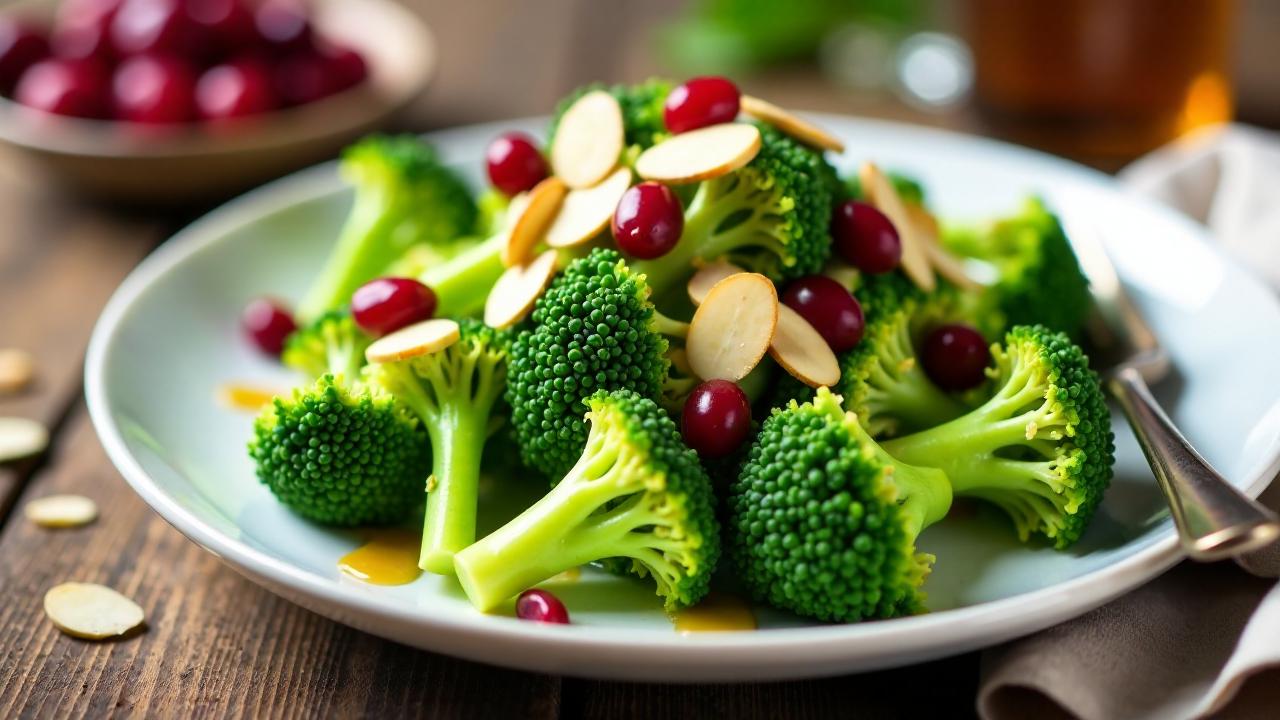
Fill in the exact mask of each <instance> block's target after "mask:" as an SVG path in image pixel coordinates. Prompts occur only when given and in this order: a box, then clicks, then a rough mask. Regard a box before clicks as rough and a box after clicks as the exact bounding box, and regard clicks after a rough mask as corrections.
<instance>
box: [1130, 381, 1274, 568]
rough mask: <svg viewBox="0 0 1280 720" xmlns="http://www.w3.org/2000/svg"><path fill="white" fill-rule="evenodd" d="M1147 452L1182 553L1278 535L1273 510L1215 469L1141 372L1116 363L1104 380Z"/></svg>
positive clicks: (1219, 555)
mask: <svg viewBox="0 0 1280 720" xmlns="http://www.w3.org/2000/svg"><path fill="white" fill-rule="evenodd" d="M1107 386H1108V389H1109V390H1110V391H1111V394H1112V395H1113V396H1114V397H1115V399H1116V401H1117V402H1119V404H1120V409H1121V410H1123V411H1124V414H1125V417H1127V418H1128V419H1129V425H1130V426H1132V427H1133V432H1134V434H1135V435H1136V436H1137V438H1138V444H1139V445H1141V446H1142V452H1143V454H1145V455H1146V456H1147V462H1148V463H1150V464H1151V469H1152V471H1153V472H1154V473H1155V476H1156V480H1158V481H1159V483H1160V489H1161V490H1163V491H1164V495H1165V499H1166V500H1168V501H1169V508H1170V510H1171V512H1172V514H1173V523H1174V525H1176V526H1177V528H1178V536H1179V538H1180V539H1181V540H1182V546H1183V548H1185V549H1186V551H1187V554H1188V555H1190V556H1191V557H1192V558H1193V559H1195V560H1205V561H1208V560H1221V559H1223V558H1227V557H1235V556H1239V555H1244V554H1246V553H1249V552H1251V551H1253V550H1257V549H1258V548H1260V547H1262V546H1264V545H1266V544H1268V543H1270V542H1272V541H1274V540H1275V539H1276V538H1277V537H1280V520H1277V518H1276V515H1275V513H1273V512H1271V511H1270V510H1268V509H1267V508H1265V507H1263V506H1262V505H1261V504H1259V503H1258V502H1257V501H1255V500H1252V499H1250V498H1249V497H1247V496H1245V495H1244V493H1242V492H1240V491H1239V490H1237V489H1236V488H1235V487H1234V486H1232V485H1231V483H1229V482H1227V481H1226V480H1225V479H1223V477H1222V476H1221V475H1219V474H1218V473H1217V471H1215V470H1214V469H1213V468H1212V467H1210V465H1209V463H1208V462H1206V461H1205V459H1204V458H1202V457H1200V454H1199V453H1197V452H1196V451H1195V448H1193V447H1191V443H1189V442H1187V439H1186V438H1184V437H1183V436H1182V433H1180V432H1178V429H1177V428H1176V427H1174V426H1173V422H1172V421H1170V420H1169V416H1168V415H1166V414H1165V413H1164V410H1161V409H1160V405H1159V404H1157V403H1156V399H1155V398H1154V397H1152V395H1151V390H1150V389H1148V388H1147V383H1146V381H1145V380H1143V378H1142V374H1141V373H1139V372H1138V371H1137V370H1136V369H1134V368H1132V367H1125V368H1121V369H1120V370H1118V371H1116V372H1115V373H1114V374H1113V375H1112V376H1111V377H1110V378H1109V379H1108V380H1107Z"/></svg>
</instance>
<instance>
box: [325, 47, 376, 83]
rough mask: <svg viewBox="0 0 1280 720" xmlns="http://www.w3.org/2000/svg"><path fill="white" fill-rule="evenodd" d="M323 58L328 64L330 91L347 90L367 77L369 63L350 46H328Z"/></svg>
mask: <svg viewBox="0 0 1280 720" xmlns="http://www.w3.org/2000/svg"><path fill="white" fill-rule="evenodd" d="M324 59H325V63H326V64H327V65H328V66H329V85H330V90H331V92H342V91H343V90H349V89H351V88H353V87H355V86H357V85H359V84H360V83H362V82H364V81H365V80H367V79H368V78H369V65H368V64H367V63H365V61H364V56H363V55H361V54H360V53H358V52H356V51H355V50H353V49H351V48H348V47H334V48H330V49H328V50H326V51H325V53H324Z"/></svg>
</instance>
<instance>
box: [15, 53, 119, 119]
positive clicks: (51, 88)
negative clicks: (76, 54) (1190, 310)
mask: <svg viewBox="0 0 1280 720" xmlns="http://www.w3.org/2000/svg"><path fill="white" fill-rule="evenodd" d="M107 82H108V80H107V74H106V72H105V71H104V70H103V69H102V66H101V65H99V64H98V63H96V62H93V61H89V60H42V61H40V62H38V63H36V64H35V65H32V66H31V67H30V68H28V69H27V71H26V72H25V73H23V74H22V79H21V80H19V81H18V87H17V89H16V90H15V91H14V97H15V98H16V99H17V100H18V102H20V103H22V104H23V105H26V106H28V107H32V108H35V109H37V110H43V111H45V112H49V113H54V114H57V115H68V116H71V117H81V118H92V119H100V118H105V117H107V116H109V115H110V112H109V111H110V100H109V98H108V97H107V91H106V88H107Z"/></svg>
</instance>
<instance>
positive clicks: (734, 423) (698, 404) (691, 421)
mask: <svg viewBox="0 0 1280 720" xmlns="http://www.w3.org/2000/svg"><path fill="white" fill-rule="evenodd" d="M680 432H681V434H682V435H683V436H684V442H685V444H686V445H688V446H689V447H691V448H693V449H694V450H696V451H697V452H698V454H699V455H701V456H702V457H704V458H718V457H724V456H726V455H728V454H730V453H732V452H733V451H734V450H737V449H738V447H739V446H741V445H742V443H743V442H744V441H745V440H746V439H747V435H749V434H750V433H751V403H750V401H749V400H748V399H747V394H746V393H744V392H742V388H740V387H738V386H737V384H735V383H731V382H729V381H728V380H708V381H706V382H704V383H702V384H701V385H699V386H698V387H696V388H694V389H693V392H692V393H690V395H689V399H688V400H686V401H685V403H684V412H683V413H682V414H681V416H680Z"/></svg>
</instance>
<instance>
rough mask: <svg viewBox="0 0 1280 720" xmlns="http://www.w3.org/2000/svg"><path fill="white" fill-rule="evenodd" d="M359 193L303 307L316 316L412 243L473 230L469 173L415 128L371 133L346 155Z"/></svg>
mask: <svg viewBox="0 0 1280 720" xmlns="http://www.w3.org/2000/svg"><path fill="white" fill-rule="evenodd" d="M341 171H342V174H343V176H344V177H345V178H346V179H347V180H348V182H350V183H351V184H352V185H354V186H355V200H354V203H353V205H352V206H351V212H350V214H349V215H348V216H347V221H346V224H345V225H344V226H343V228H342V231H341V233H340V234H339V237H338V243H337V245H336V246H335V247H334V249H333V251H332V252H331V253H330V255H329V259H328V261H327V262H326V264H325V266H324V268H323V269H322V270H321V271H320V273H319V275H318V276H317V277H316V279H315V281H314V282H313V283H312V286H311V288H310V289H309V290H308V292H307V295H306V297H305V298H304V299H303V301H302V302H301V303H300V304H299V306H298V314H299V315H300V316H301V317H302V318H304V319H313V318H316V317H318V316H319V315H320V314H322V313H324V312H326V311H328V310H332V309H335V308H338V307H342V306H343V305H346V304H347V303H348V302H350V300H351V293H353V292H355V290H356V289H357V288H359V287H360V286H361V285H363V284H364V283H366V282H368V281H369V280H372V279H373V278H375V277H378V276H379V275H381V274H382V273H383V272H384V271H385V270H386V269H387V268H389V267H391V266H392V264H393V263H395V262H396V261H397V260H399V259H400V258H401V257H402V256H404V255H405V253H406V252H407V251H408V250H409V249H410V248H412V247H414V246H416V245H419V244H424V243H425V244H431V245H436V244H440V245H445V244H448V243H450V242H452V241H454V240H456V239H457V238H459V237H462V236H465V235H467V234H468V233H470V232H471V231H472V229H473V228H474V226H475V223H476V212H477V211H476V204H475V201H474V200H473V199H472V198H471V195H470V193H469V191H468V190H467V187H466V185H465V184H464V183H463V182H462V179H461V178H459V177H458V176H457V175H455V174H454V173H453V171H451V170H449V169H448V168H446V167H444V165H442V164H441V163H440V160H439V159H438V158H437V157H436V154H435V151H434V150H432V149H431V147H430V146H428V145H426V144H425V143H423V142H422V141H421V140H418V139H417V138H414V137H411V136H404V137H385V136H373V137H369V138H366V139H364V140H362V141H360V142H358V143H356V144H355V145H353V146H351V147H350V148H348V149H347V151H346V152H345V153H344V154H343V157H342V166H341Z"/></svg>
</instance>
